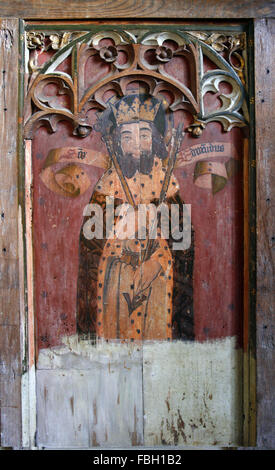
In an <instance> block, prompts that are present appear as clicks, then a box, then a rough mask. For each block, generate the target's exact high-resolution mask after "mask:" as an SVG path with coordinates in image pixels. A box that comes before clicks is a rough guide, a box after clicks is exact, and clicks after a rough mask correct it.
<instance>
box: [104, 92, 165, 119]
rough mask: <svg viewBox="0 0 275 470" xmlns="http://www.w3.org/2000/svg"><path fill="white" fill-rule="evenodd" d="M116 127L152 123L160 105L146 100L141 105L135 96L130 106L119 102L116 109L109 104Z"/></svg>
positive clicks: (148, 99)
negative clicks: (140, 122) (138, 122)
mask: <svg viewBox="0 0 275 470" xmlns="http://www.w3.org/2000/svg"><path fill="white" fill-rule="evenodd" d="M110 106H111V108H112V111H113V114H114V117H115V120H116V122H117V125H120V124H125V123H128V122H135V121H154V120H155V117H156V114H157V112H158V110H159V107H160V103H159V102H157V101H155V103H154V102H153V100H152V99H150V98H147V99H146V100H145V101H144V102H143V103H142V102H141V101H140V99H139V98H138V97H137V96H136V97H135V98H134V100H133V101H132V103H131V104H128V103H127V102H125V101H124V100H121V102H120V103H119V106H118V107H117V108H116V107H115V106H114V105H112V104H110Z"/></svg>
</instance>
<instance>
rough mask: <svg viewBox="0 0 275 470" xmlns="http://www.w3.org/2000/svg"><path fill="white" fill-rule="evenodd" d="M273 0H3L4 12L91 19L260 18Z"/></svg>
mask: <svg viewBox="0 0 275 470" xmlns="http://www.w3.org/2000/svg"><path fill="white" fill-rule="evenodd" d="M272 3H273V2H270V1H269V0H241V1H239V2H237V3H236V2H235V1H234V0H227V1H223V2H221V1H219V0H208V1H207V2H204V5H203V8H201V1H200V0H185V1H184V2H183V1H181V0H169V1H165V0H134V1H132V0H126V1H121V0H113V1H112V2H106V1H105V0H98V1H96V2H95V1H83V0H78V1H72V0H71V1H67V0H59V2H56V1H55V0H48V1H47V2H38V1H37V0H31V1H29V2H24V1H23V0H15V1H13V2H10V1H8V0H5V1H1V11H2V15H6V16H17V17H21V18H28V19H35V18H38V19H41V18H47V19H61V18H62V19H89V18H121V19H122V18H156V19H157V18H164V19H167V18H178V19H179V18H188V19H193V18H194V19H200V18H210V19H213V18H221V19H225V18H234V19H236V18H257V17H263V16H265V17H268V16H272V15H273V14H274V5H272Z"/></svg>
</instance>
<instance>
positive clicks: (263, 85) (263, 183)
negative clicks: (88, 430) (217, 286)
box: [1, 1, 273, 448]
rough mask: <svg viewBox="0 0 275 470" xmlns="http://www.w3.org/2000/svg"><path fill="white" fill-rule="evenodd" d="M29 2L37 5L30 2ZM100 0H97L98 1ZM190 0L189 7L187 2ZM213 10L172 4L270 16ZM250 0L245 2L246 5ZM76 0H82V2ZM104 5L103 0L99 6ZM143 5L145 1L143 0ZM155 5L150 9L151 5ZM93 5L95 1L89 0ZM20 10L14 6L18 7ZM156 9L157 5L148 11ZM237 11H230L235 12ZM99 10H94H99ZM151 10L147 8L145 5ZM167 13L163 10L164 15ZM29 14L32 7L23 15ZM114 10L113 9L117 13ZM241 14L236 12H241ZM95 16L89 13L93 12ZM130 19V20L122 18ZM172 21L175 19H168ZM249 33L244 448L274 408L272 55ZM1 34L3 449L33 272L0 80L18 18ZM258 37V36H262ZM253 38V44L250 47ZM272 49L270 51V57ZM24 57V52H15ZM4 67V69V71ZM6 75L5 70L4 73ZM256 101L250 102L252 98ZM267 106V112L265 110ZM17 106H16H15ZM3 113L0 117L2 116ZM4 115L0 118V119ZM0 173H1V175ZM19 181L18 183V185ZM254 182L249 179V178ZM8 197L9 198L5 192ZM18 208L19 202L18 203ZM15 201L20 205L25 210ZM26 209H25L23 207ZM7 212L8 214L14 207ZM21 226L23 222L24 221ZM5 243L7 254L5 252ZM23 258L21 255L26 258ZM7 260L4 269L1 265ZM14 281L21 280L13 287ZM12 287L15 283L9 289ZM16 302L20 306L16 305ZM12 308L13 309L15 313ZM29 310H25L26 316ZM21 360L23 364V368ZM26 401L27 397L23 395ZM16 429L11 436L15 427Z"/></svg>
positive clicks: (69, 13) (14, 419) (266, 25)
mask: <svg viewBox="0 0 275 470" xmlns="http://www.w3.org/2000/svg"><path fill="white" fill-rule="evenodd" d="M1 3H2V5H3V8H2V15H7V16H9V15H10V14H11V13H12V15H16V16H17V17H21V18H26V19H35V18H41V16H42V17H47V19H52V20H58V19H60V20H64V19H67V18H70V19H72V18H74V17H75V18H76V15H77V19H83V20H85V19H86V18H87V16H88V15H89V17H90V16H92V15H93V9H92V6H91V8H90V10H89V13H87V11H88V8H89V6H87V3H86V2H85V7H84V5H83V4H82V2H77V4H76V2H74V5H71V4H70V5H68V2H66V7H64V8H62V6H61V7H60V14H58V13H56V10H55V12H52V9H51V7H52V5H54V4H53V2H51V1H50V2H47V5H45V13H43V9H42V10H41V5H40V6H39V8H37V9H36V8H35V5H32V6H33V8H31V7H30V6H27V4H26V5H25V6H24V4H23V2H19V1H17V2H15V4H13V7H12V10H13V11H12V12H11V11H10V7H9V5H8V4H6V2H1ZM34 3H35V2H34ZM98 3H99V4H100V2H98ZM191 3H192V5H193V6H192V5H191ZM218 3H219V7H217V2H216V1H211V2H207V6H206V7H205V9H204V10H202V9H200V6H199V4H198V5H196V6H194V2H190V4H189V2H184V6H183V5H180V8H179V5H178V2H177V18H179V15H180V16H181V20H185V19H187V21H188V20H189V19H191V18H192V19H193V18H196V19H202V18H203V19H208V18H217V19H219V18H223V19H224V18H228V19H229V20H230V18H232V17H234V19H236V18H238V17H240V18H241V17H243V18H244V17H246V18H249V17H250V18H257V17H258V16H262V15H265V16H266V17H270V16H272V8H271V6H270V2H264V3H263V2H257V1H255V2H253V4H252V6H251V2H242V4H241V5H238V8H237V7H233V6H232V4H231V2H222V5H221V2H218ZM248 3H249V6H247V5H248ZM81 4H82V5H81ZM119 4H120V2H119V1H118V2H117V5H116V6H117V7H119ZM104 5H105V3H104ZM104 5H102V6H100V16H99V14H97V18H100V19H102V20H103V19H105V18H106V16H108V18H109V19H110V18H116V17H117V18H120V19H122V21H123V19H126V18H127V19H128V18H130V19H133V18H135V20H136V19H138V18H146V19H148V20H154V19H155V20H156V19H160V18H163V17H166V18H167V15H168V16H169V20H170V19H171V21H172V18H173V16H172V14H171V11H176V8H175V9H174V10H173V9H172V8H171V3H170V4H169V8H168V7H165V3H164V2H162V3H161V6H159V2H156V1H155V2H153V4H152V2H150V7H149V6H148V7H146V5H147V2H143V6H141V5H139V3H137V5H136V8H134V7H131V9H130V8H129V10H128V11H127V12H125V10H123V12H121V11H120V10H119V8H115V6H114V4H112V7H113V12H111V11H110V10H108V12H107V10H105V7H104ZM148 5H149V2H148ZM152 5H153V6H152ZM93 6H94V2H93ZM16 8H18V9H16ZM154 8H155V10H154ZM234 8H235V11H234ZM98 9H99V7H97V12H98ZM150 9H151V10H150ZM167 10H169V14H168V13H167ZM28 12H31V13H30V14H28ZM115 12H116V13H115ZM239 15H240V16H239ZM93 18H95V16H93ZM127 21H129V20H127ZM172 22H173V21H172ZM250 25H251V32H252V34H253V32H254V35H255V40H254V41H255V42H254V44H257V45H258V46H259V50H257V49H256V48H255V49H254V51H255V81H254V76H253V71H251V76H250V81H251V82H250V83H251V85H252V86H253V85H254V84H256V86H257V88H256V94H255V97H254V96H253V94H252V99H251V101H250V106H251V109H250V113H251V114H252V115H253V114H254V106H255V108H256V109H255V116H256V125H255V127H254V128H255V135H253V133H252V134H251V137H250V139H251V141H250V148H251V149H253V148H254V142H255V138H256V146H255V155H254V157H252V158H251V161H250V162H249V163H248V165H247V177H248V179H249V188H250V189H249V194H248V198H249V199H250V201H251V207H252V204H253V203H255V200H256V198H257V207H258V211H257V214H258V215H257V229H256V226H255V223H256V212H255V207H254V209H253V210H252V212H250V215H249V219H248V220H247V221H246V227H245V232H246V237H247V240H249V245H247V251H246V266H247V267H248V265H249V278H248V279H247V289H248V290H249V291H250V295H249V297H247V298H246V302H245V315H246V322H247V326H248V330H249V331H250V335H249V338H248V339H247V342H246V345H247V349H246V357H245V370H244V372H245V377H246V380H245V384H246V385H245V386H246V393H245V396H249V400H248V401H247V402H246V403H245V404H244V407H245V410H246V416H249V419H248V420H246V423H245V429H246V431H245V439H244V445H245V446H255V445H256V444H257V446H259V447H266V448H268V447H272V437H271V430H270V423H271V420H272V413H271V410H272V407H271V393H272V392H271V388H272V384H271V379H270V378H269V377H270V375H271V374H270V371H271V364H272V358H271V356H272V354H273V353H272V341H271V327H272V323H271V315H270V318H266V316H267V314H268V313H269V312H270V313H271V312H272V305H271V299H272V297H271V295H270V294H271V287H272V275H271V273H272V258H271V257H270V255H269V252H270V242H271V241H272V240H271V228H272V226H271V217H270V213H271V205H272V196H271V185H270V181H271V179H270V178H271V171H267V168H269V166H270V169H271V155H270V156H269V149H270V150H271V135H272V130H271V125H270V123H271V115H272V92H271V91H270V90H271V79H272V78H271V77H272V70H271V66H272V60H269V57H270V58H271V57H272V54H271V52H272V51H271V43H272V40H271V35H272V20H264V19H260V20H255V21H254V24H253V22H252V21H251V22H250ZM1 33H2V37H1V39H2V49H1V53H2V55H3V56H4V59H5V61H6V67H5V69H6V70H5V73H3V71H2V73H1V79H2V90H4V92H3V96H4V99H5V102H4V106H5V108H6V111H5V109H4V113H5V112H8V120H6V119H4V122H3V124H4V125H3V126H1V127H2V129H3V138H2V142H3V144H2V145H4V147H3V148H4V152H8V153H9V155H11V156H12V164H13V167H11V166H10V167H8V165H7V164H6V163H5V161H4V162H3V169H4V171H1V175H3V176H4V178H3V180H4V181H3V184H2V185H1V197H2V196H3V201H4V202H3V204H4V205H3V207H4V206H5V211H2V208H1V214H4V216H3V217H2V219H3V218H5V217H6V216H5V214H13V215H9V217H10V232H9V233H7V232H6V233H5V232H4V240H5V235H6V240H5V241H6V243H7V242H8V241H9V242H10V244H12V243H13V244H14V245H17V242H19V254H18V251H17V249H16V251H15V252H14V253H15V254H14V255H13V259H12V260H8V261H7V260H5V253H6V252H7V250H8V252H9V253H10V252H12V248H11V247H8V249H7V246H8V245H5V246H4V245H3V249H2V252H1V255H2V259H1V263H2V265H3V268H2V269H3V270H5V272H7V277H6V279H7V281H6V284H4V285H3V286H2V285H1V289H2V288H3V289H5V291H4V292H5V293H4V292H3V298H4V296H6V297H8V295H9V296H10V289H11V288H15V289H16V290H15V291H13V292H16V296H13V297H14V298H13V300H14V305H13V306H11V305H9V303H8V302H4V306H3V310H4V311H5V317H4V321H3V320H2V319H1V329H2V330H3V331H4V333H3V338H4V337H5V336H6V335H8V332H11V333H9V334H10V335H12V339H14V341H13V345H14V347H13V349H12V350H11V349H9V353H10V355H11V357H6V358H5V363H6V365H7V369H6V370H8V371H9V372H8V377H9V379H8V380H9V385H10V387H11V389H12V391H13V394H10V396H9V397H8V394H9V392H8V391H7V390H5V389H3V392H2V396H3V397H4V400H6V401H4V404H3V402H1V411H2V413H1V418H2V419H1V422H2V441H1V445H2V446H3V447H9V446H12V447H15V448H16V447H18V448H20V447H21V446H22V436H20V433H19V432H18V429H19V428H21V417H20V403H21V397H20V375H21V373H22V372H23V377H24V379H23V382H24V381H25V382H26V374H24V372H26V371H27V370H29V367H27V369H24V367H25V365H26V364H27V363H28V362H29V360H28V358H27V356H28V355H29V354H30V351H28V350H24V348H25V347H26V348H27V344H26V346H23V345H24V344H25V343H24V342H23V341H22V336H23V335H22V333H23V328H22V324H21V350H20V318H19V309H20V310H21V315H20V317H21V322H22V319H23V318H24V317H25V313H24V310H25V309H24V304H25V305H27V302H26V300H27V299H26V298H25V302H24V298H23V297H24V292H25V290H24V288H23V282H24V272H25V276H26V273H27V272H28V273H29V276H31V271H30V269H31V268H30V267H29V268H28V267H25V269H24V266H23V265H22V252H23V251H24V249H26V248H24V244H22V235H20V236H19V237H18V235H17V233H18V230H19V233H20V232H21V233H24V230H25V229H26V227H25V226H24V225H23V226H22V225H21V222H20V220H19V223H18V218H17V208H16V204H14V200H13V201H12V200H11V198H10V196H11V190H10V188H11V187H17V176H16V174H17V171H16V166H17V163H16V162H17V154H19V157H20V158H19V174H21V178H20V181H21V185H20V186H19V204H20V201H21V203H22V201H23V199H24V197H25V196H24V192H25V191H24V189H25V187H24V177H22V176H23V173H22V172H23V167H22V162H23V159H22V157H23V149H22V147H21V145H20V142H21V141H22V133H21V132H22V129H21V126H20V124H21V116H20V115H19V126H18V127H19V137H18V147H17V151H16V148H15V145H14V144H15V139H14V135H15V134H16V127H17V126H16V122H15V120H14V119H13V116H14V114H16V102H15V100H14V93H13V92H12V93H9V94H6V92H5V89H6V86H5V83H7V82H5V80H6V77H7V76H8V77H11V78H10V79H11V80H12V79H14V77H15V69H14V64H12V58H13V57H14V55H15V54H17V41H16V38H17V36H19V38H20V32H19V24H18V20H16V19H9V20H4V21H2V23H1ZM262 37H264V39H265V40H264V41H263V39H261V38H262ZM252 45H253V42H252V41H251V46H252ZM252 54H253V51H252V47H251V58H252ZM269 54H270V55H269ZM21 59H22V57H21ZM3 70H4V69H3ZM6 74H7V75H6ZM253 98H254V100H253ZM22 100H23V96H22V95H19V103H20V102H21V106H22ZM264 108H265V113H264V112H263V110H264ZM21 109H22V108H21ZM4 116H5V114H4ZM1 118H2V116H1ZM11 122H13V130H12V132H10V123H11ZM255 172H257V193H256V191H255V189H256V188H255ZM3 176H2V177H3ZM22 181H23V184H22ZM253 181H254V183H253ZM6 196H8V197H6ZM23 206H24V205H23ZM23 206H22V205H21V204H20V207H23ZM25 210H27V206H26V207H25ZM12 211H13V212H12ZM21 217H22V218H21V220H23V221H24V220H25V214H24V213H23V214H22V216H21ZM23 224H24V222H23ZM256 234H257V239H258V242H257V308H256V300H255V297H256V284H255V283H256V270H255V268H256ZM4 248H5V249H6V251H4ZM24 259H25V260H26V256H25V257H24ZM7 265H8V267H7ZM14 276H15V277H16V279H17V281H16V282H15V281H14ZM19 280H20V285H19ZM27 282H28V281H27V278H26V279H25V282H24V285H26V284H27ZM14 286H16V287H14ZM20 306H21V308H20ZM11 312H13V313H14V315H15V317H14V319H13V320H12V323H10V321H11V320H10V318H11V317H10V315H11ZM15 312H17V313H15ZM30 314H31V312H29V313H28V315H30ZM255 316H256V319H257V341H256V336H255ZM1 346H2V348H4V347H6V345H5V344H3V342H2V343H1ZM256 350H257V378H258V386H257V395H258V404H257V428H258V435H257V439H256V435H255V429H256V426H255V424H256V415H255V408H256V399H255V398H256V397H255V392H256V389H255V382H256V365H255V356H256ZM266 352H267V353H268V360H266ZM14 364H16V379H15V378H12V377H14V374H13V371H14V370H15V369H14ZM22 364H23V369H22V367H21V365H22ZM27 381H29V382H30V384H29V385H30V387H28V389H29V390H30V389H31V376H30V375H28V374H27ZM23 396H24V399H28V398H26V395H24V394H23ZM15 429H17V433H15V432H14V430H15ZM27 441H28V439H27V438H25V439H23V442H24V443H25V444H24V446H25V447H29V446H33V445H34V444H35V443H34V436H33V442H29V443H28V442H27Z"/></svg>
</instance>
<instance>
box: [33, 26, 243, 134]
mask: <svg viewBox="0 0 275 470" xmlns="http://www.w3.org/2000/svg"><path fill="white" fill-rule="evenodd" d="M27 47H28V49H29V50H30V57H29V70H30V71H31V72H32V74H31V77H30V82H29V89H28V96H27V106H26V112H25V136H26V137H27V138H32V136H33V132H34V130H35V129H36V128H37V127H39V126H40V125H45V124H46V125H48V127H49V129H50V130H51V132H54V131H55V130H56V125H57V123H58V121H60V120H64V119H65V120H68V121H70V122H71V123H72V124H73V134H75V135H78V136H79V137H85V136H87V135H88V134H89V133H90V132H91V130H92V125H91V122H90V121H89V118H88V112H89V111H90V110H91V109H96V110H97V111H103V110H104V109H105V108H106V99H105V98H104V96H105V94H106V92H107V91H113V92H114V93H115V95H116V96H117V97H121V96H123V95H125V94H126V93H127V87H129V85H130V84H131V82H133V81H138V82H140V86H144V87H145V89H146V90H147V91H148V92H149V93H150V94H152V95H153V96H162V95H163V93H164V94H165V93H167V92H168V93H169V96H170V97H171V99H170V102H169V103H168V104H167V106H168V108H169V110H170V111H176V110H184V111H186V112H188V113H191V115H192V116H193V123H192V124H191V125H190V126H189V127H188V129H187V130H188V131H189V132H191V133H192V135H193V136H194V137H197V136H200V135H201V133H202V132H203V129H204V128H205V126H206V125H207V124H208V123H209V122H211V121H218V122H220V123H221V124H222V126H223V129H224V131H230V130H231V129H232V127H234V126H238V127H242V126H245V125H246V123H247V121H248V113H247V105H246V101H245V88H244V75H245V73H244V72H245V71H244V59H243V55H242V50H243V49H244V37H243V36H242V35H240V34H239V35H235V36H234V35H226V34H220V33H214V34H207V33H197V32H190V33H187V32H183V31H180V30H178V31H176V32H175V31H173V32H172V31H162V32H160V31H158V32H153V33H152V32H148V31H141V30H139V31H135V30H129V31H127V30H123V31H121V30H115V28H113V29H112V30H111V31H104V32H100V33H94V32H73V33H72V32H62V33H54V34H53V33H51V34H47V33H40V32H29V33H27ZM45 51H52V55H51V56H50V58H49V60H48V61H47V62H45V63H44V64H43V65H42V66H39V61H38V57H39V54H41V53H42V52H45ZM55 51H56V52H55ZM54 52H55V53H54ZM68 58H70V60H71V66H70V73H68V72H67V71H66V72H63V71H60V70H59V69H58V68H59V67H60V65H61V64H62V63H64V61H66V60H68ZM93 58H94V59H96V60H99V61H102V63H103V64H104V63H105V64H106V67H108V69H106V70H107V72H106V74H105V75H104V76H102V77H100V78H99V79H98V80H95V82H91V83H89V82H87V80H86V79H85V67H86V64H87V61H89V60H93ZM176 60H185V61H186V62H187V63H188V69H189V77H185V76H181V75H180V74H179V75H176V74H175V73H173V72H171V69H172V68H171V67H169V64H170V62H171V63H172V61H176ZM207 60H208V61H210V62H211V64H212V66H211V67H207V66H206V65H205V64H206V62H205V61H207ZM222 84H226V87H221V85H222ZM48 85H53V86H55V87H56V93H55V94H54V95H52V94H51V95H49V94H47V92H46V91H45V90H47V86H48ZM208 93H212V94H214V95H217V97H218V99H219V103H220V104H219V106H217V107H216V108H215V109H210V110H209V109H208V108H207V106H205V97H206V95H207V94H208Z"/></svg>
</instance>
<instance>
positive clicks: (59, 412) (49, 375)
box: [37, 337, 143, 448]
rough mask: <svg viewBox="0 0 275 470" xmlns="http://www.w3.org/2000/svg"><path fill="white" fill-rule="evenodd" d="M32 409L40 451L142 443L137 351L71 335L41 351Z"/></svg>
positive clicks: (138, 356)
mask: <svg viewBox="0 0 275 470" xmlns="http://www.w3.org/2000/svg"><path fill="white" fill-rule="evenodd" d="M37 405H38V406H37V410H38V416H37V442H38V446H39V447H43V446H45V447H54V448H64V447H78V448H89V447H95V446H107V445H108V446H119V445H121V444H123V445H126V446H133V445H134V446H136V445H142V444H143V419H142V414H143V404H142V351H141V350H140V349H139V348H137V347H135V346H132V347H130V346H127V345H121V344H112V345H110V344H106V343H101V344H98V345H97V347H95V346H92V345H91V344H90V343H89V342H88V341H81V342H78V341H77V339H76V338H75V337H71V338H69V339H68V340H67V345H66V346H64V347H57V348H55V349H52V350H42V351H41V352H40V354H39V361H38V367H37Z"/></svg>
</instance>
